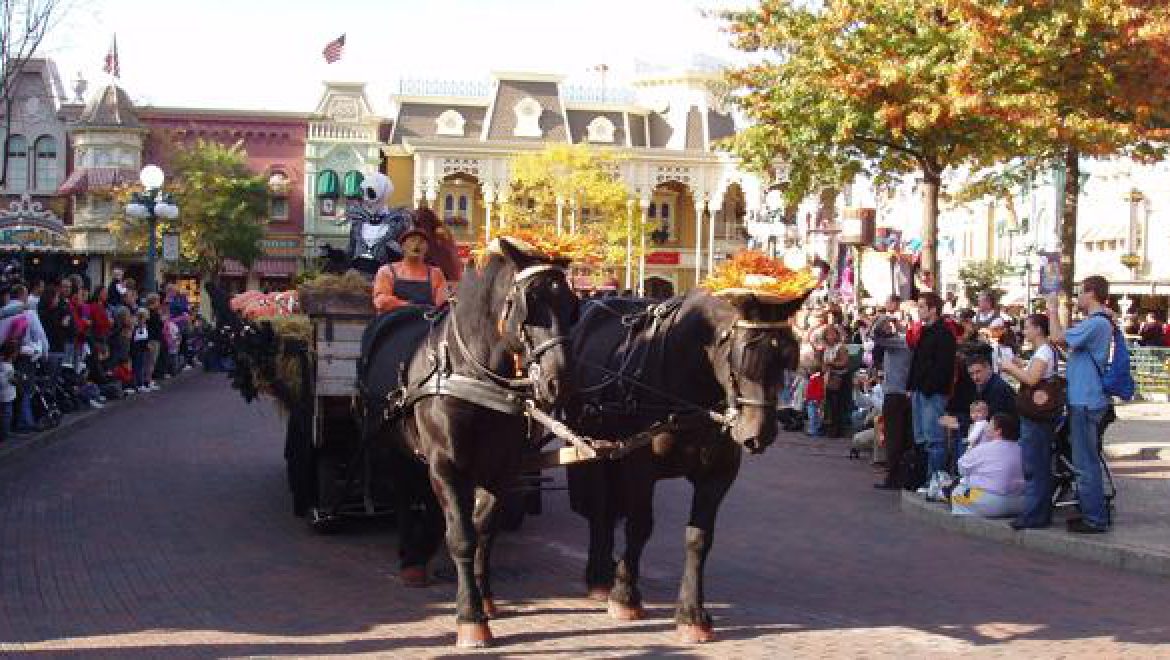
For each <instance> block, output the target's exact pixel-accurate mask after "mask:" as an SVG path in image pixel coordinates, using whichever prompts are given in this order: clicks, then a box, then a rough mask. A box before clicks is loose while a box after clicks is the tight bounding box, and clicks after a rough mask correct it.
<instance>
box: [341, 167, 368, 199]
mask: <svg viewBox="0 0 1170 660" xmlns="http://www.w3.org/2000/svg"><path fill="white" fill-rule="evenodd" d="M364 178H365V177H363V176H362V173H361V172H358V171H357V170H350V171H348V172H346V173H345V179H344V180H343V182H342V183H343V184H344V185H343V186H342V187H341V190H342V191H343V192H344V194H345V196H346V197H347V198H349V199H358V198H360V197H361V196H362V180H363V179H364Z"/></svg>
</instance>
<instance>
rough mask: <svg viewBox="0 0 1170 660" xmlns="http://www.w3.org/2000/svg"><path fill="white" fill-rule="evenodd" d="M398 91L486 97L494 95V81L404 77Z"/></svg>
mask: <svg viewBox="0 0 1170 660" xmlns="http://www.w3.org/2000/svg"><path fill="white" fill-rule="evenodd" d="M398 93H399V94H400V95H402V96H457V97H465V98H485V97H488V96H491V95H492V83H490V82H487V81H483V80H437V79H435V80H432V79H426V78H402V79H400V80H399V81H398Z"/></svg>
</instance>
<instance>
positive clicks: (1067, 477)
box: [1052, 406, 1117, 517]
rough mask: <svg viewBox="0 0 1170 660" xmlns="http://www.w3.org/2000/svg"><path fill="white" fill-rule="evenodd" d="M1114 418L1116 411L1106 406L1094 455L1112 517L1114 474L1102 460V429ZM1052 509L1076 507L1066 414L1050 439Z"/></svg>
mask: <svg viewBox="0 0 1170 660" xmlns="http://www.w3.org/2000/svg"><path fill="white" fill-rule="evenodd" d="M1115 421H1117V413H1116V412H1115V411H1114V410H1113V406H1109V408H1108V409H1107V411H1106V413H1105V417H1104V418H1103V419H1102V420H1101V428H1100V429H1099V431H1098V433H1097V456H1098V457H1099V458H1100V460H1101V475H1102V485H1103V490H1104V491H1105V506H1106V508H1107V509H1108V511H1109V515H1110V517H1112V516H1113V500H1114V499H1116V497H1117V486H1116V484H1114V482H1113V473H1112V472H1111V471H1110V470H1109V462H1108V461H1107V460H1105V431H1106V430H1107V429H1108V428H1109V426H1110V425H1111V424H1113V422H1115ZM1052 486H1053V487H1052V508H1053V510H1055V511H1059V510H1061V509H1062V508H1068V507H1076V506H1077V505H1078V503H1079V496H1078V494H1077V468H1076V466H1075V465H1074V464H1073V460H1072V443H1071V442H1070V441H1069V419H1068V415H1067V414H1066V415H1065V416H1064V417H1062V418H1061V420H1060V422H1059V423H1058V424H1057V427H1056V433H1055V434H1053V440H1052Z"/></svg>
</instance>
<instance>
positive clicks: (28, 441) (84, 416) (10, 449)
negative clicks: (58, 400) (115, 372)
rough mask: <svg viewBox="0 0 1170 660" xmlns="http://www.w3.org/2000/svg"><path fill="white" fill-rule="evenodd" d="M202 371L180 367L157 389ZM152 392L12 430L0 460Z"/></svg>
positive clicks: (5, 461) (16, 457)
mask: <svg viewBox="0 0 1170 660" xmlns="http://www.w3.org/2000/svg"><path fill="white" fill-rule="evenodd" d="M201 373H203V369H202V368H201V367H200V368H196V369H188V370H187V371H181V372H179V374H178V375H177V376H172V377H171V378H168V379H166V380H162V381H159V384H160V388H161V389H159V390H158V391H159V392H165V391H166V390H168V389H170V388H172V387H174V386H175V385H177V384H179V383H182V382H183V381H185V380H188V379H189V378H192V377H193V376H194V375H195V374H201ZM154 394H157V392H144V393H140V394H132V395H130V396H127V397H123V398H121V399H118V400H111V401H107V402H106V405H105V407H104V408H90V407H88V406H86V407H85V408H83V409H82V410H79V411H77V412H74V413H70V414H68V415H65V416H63V417H62V418H61V423H60V424H58V425H57V426H55V427H53V428H51V429H47V430H44V431H41V432H39V433H30V434H28V435H23V434H21V435H17V434H11V435H9V437H8V440H7V441H5V442H4V443H3V444H0V464H10V463H12V462H14V461H17V460H20V458H21V457H22V456H24V455H26V454H27V453H28V452H30V451H32V450H34V449H36V448H38V447H43V446H45V445H47V444H50V443H52V442H54V441H56V440H58V439H60V438H62V437H64V436H66V435H68V434H69V433H70V432H72V431H79V430H82V429H84V428H86V427H88V426H89V425H90V424H92V423H93V421H94V419H95V418H98V417H100V416H101V415H103V414H107V413H109V412H110V411H111V410H116V409H118V408H124V407H126V406H131V405H135V404H136V402H141V401H150V400H152V399H154V398H155V397H154V396H153V395H154Z"/></svg>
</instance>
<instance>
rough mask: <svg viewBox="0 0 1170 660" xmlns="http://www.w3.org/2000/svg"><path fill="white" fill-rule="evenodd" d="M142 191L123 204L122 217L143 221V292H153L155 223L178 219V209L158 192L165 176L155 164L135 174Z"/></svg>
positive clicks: (156, 246)
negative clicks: (162, 220) (124, 212)
mask: <svg viewBox="0 0 1170 660" xmlns="http://www.w3.org/2000/svg"><path fill="white" fill-rule="evenodd" d="M138 180H139V181H140V182H141V183H142V187H143V191H142V192H140V193H134V195H133V196H132V197H131V198H130V202H129V203H128V204H126V215H128V216H130V217H131V218H137V219H139V220H145V221H146V227H147V232H148V233H149V239H148V241H147V247H146V278H145V286H144V291H146V293H148V294H149V293H157V289H158V285H157V283H156V282H155V270H156V267H157V262H158V220H159V218H163V219H165V220H174V219H175V218H177V217H179V207H178V206H175V203H174V200H173V199H172V197H171V194H170V193H164V192H162V185H163V182H164V181H165V180H166V175H165V174H163V171H162V169H161V168H160V167H159V166H158V165H147V166H146V167H144V168H142V171H141V172H140V173H139V175H138Z"/></svg>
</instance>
